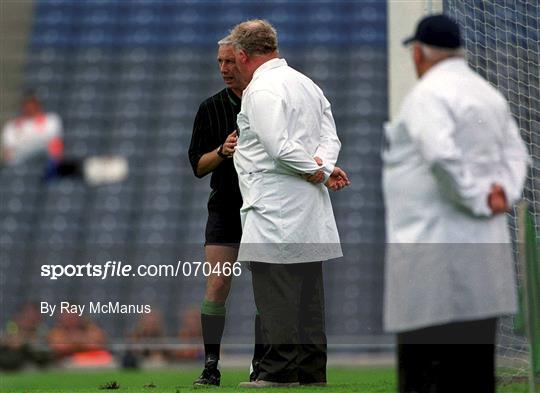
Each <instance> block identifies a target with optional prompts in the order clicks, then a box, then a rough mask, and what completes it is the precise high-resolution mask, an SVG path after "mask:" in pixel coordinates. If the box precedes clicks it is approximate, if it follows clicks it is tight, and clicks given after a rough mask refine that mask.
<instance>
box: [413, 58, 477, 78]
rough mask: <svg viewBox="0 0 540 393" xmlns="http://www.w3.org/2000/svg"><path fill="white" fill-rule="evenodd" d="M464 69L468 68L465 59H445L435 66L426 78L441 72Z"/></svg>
mask: <svg viewBox="0 0 540 393" xmlns="http://www.w3.org/2000/svg"><path fill="white" fill-rule="evenodd" d="M462 67H468V65H467V61H466V60H465V59H464V58H463V57H451V58H449V59H445V60H443V61H441V62H439V63H437V64H435V65H434V66H433V67H431V68H430V69H429V70H428V71H427V72H426V74H425V75H424V76H426V75H428V74H432V73H435V72H439V71H445V70H451V69H456V68H458V69H459V68H462ZM424 76H423V77H424ZM423 77H422V78H423Z"/></svg>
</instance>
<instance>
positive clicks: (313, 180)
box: [302, 156, 324, 184]
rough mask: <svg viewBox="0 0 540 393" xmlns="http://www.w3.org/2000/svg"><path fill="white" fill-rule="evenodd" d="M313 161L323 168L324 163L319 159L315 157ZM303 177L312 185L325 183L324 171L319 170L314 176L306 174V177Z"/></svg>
mask: <svg viewBox="0 0 540 393" xmlns="http://www.w3.org/2000/svg"><path fill="white" fill-rule="evenodd" d="M313 159H314V160H315V162H316V163H317V165H318V166H322V164H323V161H322V160H321V159H320V158H319V157H317V156H315V157H313ZM302 177H303V178H304V179H306V180H307V181H308V182H310V183H313V184H319V183H322V182H323V181H324V172H323V171H322V170H318V171H317V172H315V173H314V174H313V175H309V174H305V175H302Z"/></svg>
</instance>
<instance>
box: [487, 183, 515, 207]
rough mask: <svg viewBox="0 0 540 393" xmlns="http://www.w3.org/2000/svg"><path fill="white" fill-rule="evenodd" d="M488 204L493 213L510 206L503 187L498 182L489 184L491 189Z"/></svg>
mask: <svg viewBox="0 0 540 393" xmlns="http://www.w3.org/2000/svg"><path fill="white" fill-rule="evenodd" d="M488 206H489V208H490V209H491V212H492V213H493V214H500V213H505V212H507V211H508V209H509V208H510V206H508V201H507V199H506V194H505V192H504V188H502V186H500V185H499V184H496V183H494V184H492V185H491V191H490V193H489V195H488Z"/></svg>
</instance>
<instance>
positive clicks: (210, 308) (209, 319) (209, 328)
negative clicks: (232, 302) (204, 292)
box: [201, 299, 226, 359]
mask: <svg viewBox="0 0 540 393" xmlns="http://www.w3.org/2000/svg"><path fill="white" fill-rule="evenodd" d="M225 314H226V309H225V303H220V302H213V301H211V300H206V299H204V301H203V304H202V306H201V326H202V335H203V341H204V354H205V359H208V358H209V357H211V358H215V359H219V352H220V346H221V338H222V337H223V329H224V328H225Z"/></svg>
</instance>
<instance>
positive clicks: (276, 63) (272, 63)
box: [253, 58, 287, 79]
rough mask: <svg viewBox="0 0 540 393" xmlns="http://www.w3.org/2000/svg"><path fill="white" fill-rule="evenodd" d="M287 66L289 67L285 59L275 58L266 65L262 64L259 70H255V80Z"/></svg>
mask: <svg viewBox="0 0 540 393" xmlns="http://www.w3.org/2000/svg"><path fill="white" fill-rule="evenodd" d="M286 65H287V62H286V61H285V59H279V58H275V59H272V60H268V61H267V62H266V63H263V64H261V65H260V66H259V68H257V69H256V70H255V72H254V73H253V79H255V78H257V77H259V76H260V75H262V74H264V73H265V72H266V71H268V70H271V69H273V68H278V67H284V66H286Z"/></svg>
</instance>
